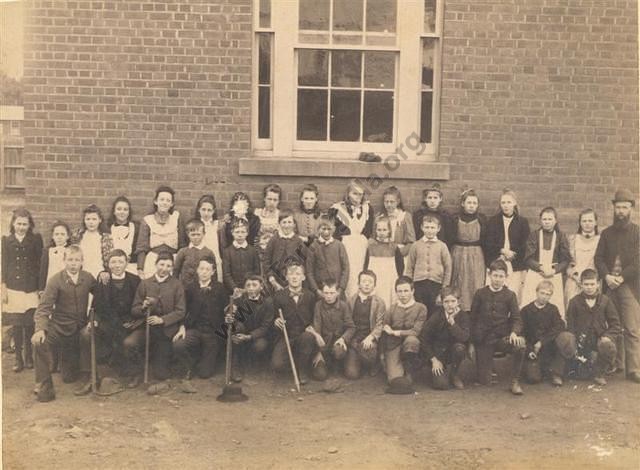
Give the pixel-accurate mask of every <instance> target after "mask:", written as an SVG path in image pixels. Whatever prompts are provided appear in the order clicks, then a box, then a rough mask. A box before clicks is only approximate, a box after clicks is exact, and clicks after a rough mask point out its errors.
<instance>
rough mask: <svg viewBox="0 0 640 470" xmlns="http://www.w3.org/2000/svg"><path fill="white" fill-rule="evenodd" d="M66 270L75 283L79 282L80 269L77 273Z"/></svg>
mask: <svg viewBox="0 0 640 470" xmlns="http://www.w3.org/2000/svg"><path fill="white" fill-rule="evenodd" d="M64 272H65V273H67V276H69V279H71V280H72V281H73V283H74V284H77V283H78V279H80V271H78V272H77V273H75V274H71V273H70V272H69V271H67V270H66V269H65V271H64Z"/></svg>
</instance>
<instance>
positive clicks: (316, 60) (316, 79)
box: [298, 49, 329, 86]
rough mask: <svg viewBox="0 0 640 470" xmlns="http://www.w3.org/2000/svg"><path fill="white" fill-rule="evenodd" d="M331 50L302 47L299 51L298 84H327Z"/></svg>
mask: <svg viewBox="0 0 640 470" xmlns="http://www.w3.org/2000/svg"><path fill="white" fill-rule="evenodd" d="M328 61H329V51H322V50H319V49H300V50H299V51H298V84H299V85H307V86H327V76H328V74H329V71H328V69H327V64H328Z"/></svg>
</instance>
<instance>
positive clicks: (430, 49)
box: [422, 38, 436, 90]
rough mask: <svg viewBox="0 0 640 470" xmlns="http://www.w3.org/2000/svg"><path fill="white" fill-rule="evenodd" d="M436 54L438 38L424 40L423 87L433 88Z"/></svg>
mask: <svg viewBox="0 0 640 470" xmlns="http://www.w3.org/2000/svg"><path fill="white" fill-rule="evenodd" d="M435 55H436V39H431V38H428V39H424V40H423V42H422V89H423V90H433V66H434V62H435Z"/></svg>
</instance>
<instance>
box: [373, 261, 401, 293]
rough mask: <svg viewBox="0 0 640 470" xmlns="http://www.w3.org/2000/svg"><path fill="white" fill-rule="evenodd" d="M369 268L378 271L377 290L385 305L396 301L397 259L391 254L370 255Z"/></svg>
mask: <svg viewBox="0 0 640 470" xmlns="http://www.w3.org/2000/svg"><path fill="white" fill-rule="evenodd" d="M369 269H370V270H371V271H373V272H374V273H376V290H375V293H376V295H377V296H378V297H380V298H381V299H382V300H384V304H385V305H393V304H395V303H396V301H397V300H396V280H397V279H398V275H397V271H396V259H395V257H389V256H369Z"/></svg>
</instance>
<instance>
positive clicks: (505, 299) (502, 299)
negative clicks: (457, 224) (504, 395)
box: [471, 260, 525, 395]
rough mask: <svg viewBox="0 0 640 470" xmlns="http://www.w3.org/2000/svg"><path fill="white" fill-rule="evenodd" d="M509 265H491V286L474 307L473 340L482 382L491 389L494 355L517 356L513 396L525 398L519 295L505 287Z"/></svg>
mask: <svg viewBox="0 0 640 470" xmlns="http://www.w3.org/2000/svg"><path fill="white" fill-rule="evenodd" d="M506 279H507V265H506V263H505V262H504V261H502V260H496V261H494V262H492V263H491V264H490V265H489V281H490V282H489V285H487V286H484V287H483V288H481V289H478V290H477V291H476V293H475V295H474V296H473V301H472V303H471V338H472V342H473V346H474V348H475V351H476V367H477V371H478V382H479V383H480V384H482V385H489V383H490V382H491V369H492V367H493V354H494V353H495V352H497V351H499V352H504V353H509V354H512V355H513V368H512V371H511V387H510V390H511V393H513V394H514V395H522V393H523V392H522V387H521V386H520V373H521V371H522V365H523V362H524V356H525V354H524V353H525V340H524V338H523V337H522V336H521V334H522V318H521V317H520V309H519V308H518V300H517V299H516V294H515V293H514V292H513V291H511V290H509V289H508V288H507V287H506V286H505V281H506Z"/></svg>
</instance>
